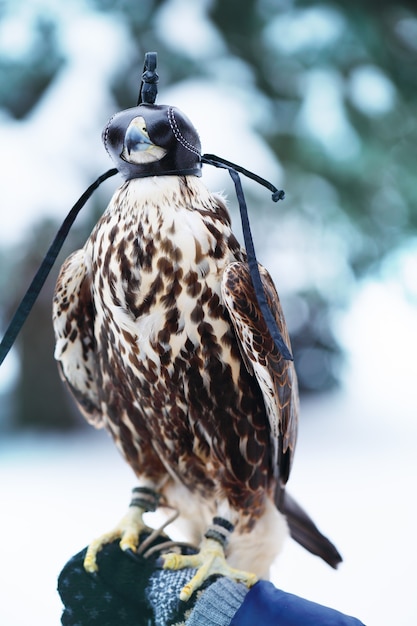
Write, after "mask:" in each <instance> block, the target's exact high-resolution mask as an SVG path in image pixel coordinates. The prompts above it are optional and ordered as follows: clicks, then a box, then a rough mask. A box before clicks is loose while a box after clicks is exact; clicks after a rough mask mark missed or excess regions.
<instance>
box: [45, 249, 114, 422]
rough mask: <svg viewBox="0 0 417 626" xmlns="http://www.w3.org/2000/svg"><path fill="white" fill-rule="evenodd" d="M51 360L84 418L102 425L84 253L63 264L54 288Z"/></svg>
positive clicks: (76, 254)
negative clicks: (52, 353) (57, 368)
mask: <svg viewBox="0 0 417 626" xmlns="http://www.w3.org/2000/svg"><path fill="white" fill-rule="evenodd" d="M52 316H53V324H54V331H55V358H56V360H57V361H58V363H59V370H60V373H61V377H62V378H63V380H64V381H65V382H66V383H67V385H68V387H69V388H70V390H71V392H72V394H73V396H74V398H75V400H76V402H77V404H78V406H79V408H80V410H81V411H82V413H83V414H84V416H85V418H86V419H87V420H88V421H89V422H90V423H91V424H93V425H94V426H96V427H100V426H101V425H102V415H101V411H100V404H99V400H98V391H97V381H96V377H95V374H96V352H95V338H94V308H93V303H92V298H91V276H90V272H89V270H88V263H87V259H86V256H85V252H84V250H77V251H76V252H73V253H72V254H71V255H70V256H69V257H68V258H67V259H66V261H65V262H64V264H63V266H62V267H61V271H60V273H59V276H58V280H57V283H56V287H55V293H54V299H53V307H52Z"/></svg>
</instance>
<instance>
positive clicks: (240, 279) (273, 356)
mask: <svg viewBox="0 0 417 626" xmlns="http://www.w3.org/2000/svg"><path fill="white" fill-rule="evenodd" d="M259 271H260V274H261V279H262V283H263V286H264V290H265V294H266V298H267V301H268V305H269V307H270V309H271V311H272V313H273V315H274V317H275V320H276V323H277V325H278V328H279V330H280V332H281V334H282V337H283V339H284V341H285V343H286V344H287V346H290V339H289V336H288V330H287V326H286V323H285V319H284V315H283V312H282V308H281V304H280V301H279V297H278V293H277V291H276V288H275V285H274V283H273V281H272V279H271V277H270V275H269V273H268V272H267V271H266V270H265V268H263V267H262V266H259ZM222 296H223V300H224V303H225V305H226V307H227V310H228V312H229V315H230V319H231V321H232V324H233V327H234V330H235V333H236V336H237V339H238V342H239V347H240V350H241V353H242V354H243V355H244V362H245V363H249V366H248V371H249V372H251V373H252V372H253V374H254V375H255V377H256V379H257V381H258V384H259V386H260V388H261V391H262V394H263V398H264V402H265V408H266V412H267V415H268V419H269V425H270V433H271V442H272V446H273V451H274V465H275V467H276V468H277V473H279V476H280V479H281V481H282V482H283V483H285V482H287V480H288V476H289V473H290V469H291V463H292V457H293V453H294V448H295V443H296V438H297V424H298V386H297V377H296V373H295V369H294V364H293V363H292V361H287V360H285V359H284V358H283V356H282V355H281V353H280V352H279V351H278V349H277V348H276V346H275V343H274V341H273V339H272V337H271V335H270V333H269V331H268V329H267V326H266V323H265V320H264V318H263V316H262V313H261V311H260V308H259V305H258V302H257V300H256V296H255V292H254V289H253V285H252V280H251V277H250V273H249V268H248V265H247V263H242V262H235V263H231V264H230V265H228V267H227V268H226V270H225V272H224V274H223V280H222Z"/></svg>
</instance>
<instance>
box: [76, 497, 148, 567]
mask: <svg viewBox="0 0 417 626" xmlns="http://www.w3.org/2000/svg"><path fill="white" fill-rule="evenodd" d="M132 496H133V497H132V500H131V502H130V505H129V510H128V512H127V513H126V515H124V516H123V517H122V519H121V520H120V522H119V523H118V524H117V525H116V526H115V527H114V528H113V530H111V531H110V532H107V533H104V535H101V536H100V537H98V538H97V539H95V540H94V541H92V542H91V543H90V545H89V546H88V548H87V552H86V555H85V558H84V569H85V570H86V571H87V572H90V573H93V572H97V570H98V566H97V554H98V553H99V552H100V550H101V548H102V547H103V546H104V545H106V544H107V543H111V542H112V541H115V540H116V539H120V544H119V545H120V548H121V549H122V550H132V552H136V550H137V547H138V543H139V535H140V533H141V532H143V531H149V532H151V529H150V528H148V527H147V526H146V524H145V523H144V521H143V517H142V516H143V514H144V513H146V512H147V511H155V510H156V509H157V507H158V503H159V495H158V494H157V493H155V491H153V489H150V488H149V487H135V488H134V489H133V490H132Z"/></svg>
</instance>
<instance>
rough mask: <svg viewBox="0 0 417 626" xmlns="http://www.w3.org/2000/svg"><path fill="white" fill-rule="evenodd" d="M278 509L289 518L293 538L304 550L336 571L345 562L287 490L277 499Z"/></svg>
mask: <svg viewBox="0 0 417 626" xmlns="http://www.w3.org/2000/svg"><path fill="white" fill-rule="evenodd" d="M277 507H278V509H279V511H281V513H283V514H284V515H285V516H286V518H287V522H288V527H289V529H290V535H291V537H292V538H293V539H294V540H295V541H297V543H299V544H300V545H301V546H303V548H305V549H306V550H308V551H309V552H311V553H312V554H315V555H316V556H319V557H321V558H322V559H323V560H324V561H326V563H328V564H329V565H330V566H331V567H334V568H335V569H336V568H337V566H338V565H339V563H341V562H342V560H343V559H342V557H341V555H340V553H339V551H338V550H337V548H336V547H335V546H334V545H333V543H332V542H331V541H330V540H329V539H327V537H325V536H324V535H323V534H322V533H321V532H320V531H319V529H318V528H317V526H316V525H315V523H314V522H313V520H312V519H311V517H310V516H309V515H307V513H306V512H305V511H304V509H302V508H301V506H300V505H299V504H298V503H297V502H296V501H295V500H294V498H292V497H291V496H290V495H289V494H288V493H287V492H286V491H285V490H282V491H281V492H280V494H279V496H278V498H277Z"/></svg>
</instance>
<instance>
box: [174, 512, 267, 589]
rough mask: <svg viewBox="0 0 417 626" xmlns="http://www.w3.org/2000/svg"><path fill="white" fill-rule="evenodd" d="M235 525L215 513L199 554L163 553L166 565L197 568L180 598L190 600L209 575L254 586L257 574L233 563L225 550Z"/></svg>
mask: <svg viewBox="0 0 417 626" xmlns="http://www.w3.org/2000/svg"><path fill="white" fill-rule="evenodd" d="M233 529H234V526H233V524H231V523H230V522H229V521H227V520H225V519H224V518H222V517H214V518H213V524H212V526H210V527H209V528H208V530H207V532H206V533H205V535H204V539H203V541H202V542H201V545H200V551H199V552H198V554H192V555H184V554H174V553H169V554H165V555H163V556H162V560H163V568H164V569H173V570H176V569H183V568H185V567H190V568H198V569H197V573H196V574H195V576H194V577H193V578H192V579H191V580H190V582H189V583H187V584H186V585H185V586H184V587H183V588H182V590H181V593H180V600H183V601H187V600H188V599H189V598H190V597H191V596H192V594H193V593H194V591H196V590H197V589H199V587H201V585H202V584H203V583H204V581H205V580H207V578H209V576H213V575H219V576H227V577H228V578H232V579H233V580H235V581H237V582H242V583H244V584H245V585H246V586H247V587H252V585H254V584H255V583H256V581H257V577H256V576H255V574H251V573H250V572H244V571H242V570H238V569H234V568H233V567H230V565H228V563H227V561H226V557H225V553H224V550H225V548H226V546H227V542H228V538H229V535H230V533H231V532H232V531H233Z"/></svg>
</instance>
